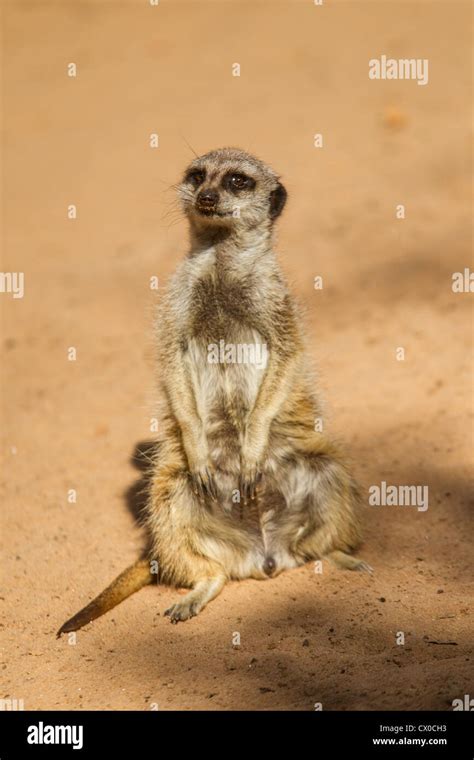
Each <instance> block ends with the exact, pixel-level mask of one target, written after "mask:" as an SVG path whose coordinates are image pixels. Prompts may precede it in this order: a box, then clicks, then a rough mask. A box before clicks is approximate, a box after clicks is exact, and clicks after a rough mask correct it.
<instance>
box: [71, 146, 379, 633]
mask: <svg viewBox="0 0 474 760" xmlns="http://www.w3.org/2000/svg"><path fill="white" fill-rule="evenodd" d="M233 177H234V179H233ZM235 177H237V178H239V177H240V179H237V180H236V179H235ZM245 178H247V179H245ZM179 197H180V200H181V204H182V207H183V209H184V212H185V214H186V216H187V218H188V220H189V224H190V233H191V247H190V251H189V253H188V255H187V257H186V258H185V259H184V261H183V262H182V263H181V265H180V266H179V268H178V270H177V272H176V273H175V275H174V277H173V278H172V280H171V283H170V285H169V288H168V290H167V293H166V295H165V297H164V299H163V302H162V304H161V308H160V311H159V316H158V319H157V333H158V335H157V337H158V345H159V359H158V373H159V384H160V386H161V390H162V397H163V406H164V410H163V440H162V442H161V444H160V447H159V451H158V453H157V456H156V460H155V463H154V466H153V470H152V473H151V480H150V492H149V497H148V504H147V511H146V523H147V527H148V530H149V534H150V536H151V552H150V557H149V559H150V560H151V559H155V560H156V561H157V563H158V568H159V581H160V582H163V583H166V584H170V585H173V586H178V587H186V588H189V589H190V591H189V593H188V594H187V595H185V596H184V597H182V598H180V599H179V600H178V601H177V602H176V604H174V605H173V606H172V607H171V608H170V609H169V610H167V613H166V614H168V615H169V616H170V618H171V621H172V622H177V621H179V620H186V619H188V618H190V617H192V616H193V615H196V614H197V613H198V612H200V611H201V610H202V609H203V607H204V606H205V605H206V604H207V603H208V602H209V601H211V599H213V598H214V597H216V596H217V594H219V592H220V591H221V589H222V588H223V586H224V585H225V583H226V582H227V581H228V580H231V579H243V578H258V579H262V580H263V579H267V578H269V577H270V576H275V575H277V574H278V573H280V572H281V571H282V570H288V569H290V568H293V567H297V566H298V565H302V564H303V563H305V562H307V561H308V560H315V559H318V558H321V557H325V556H328V557H329V558H331V559H332V560H334V561H335V562H336V563H337V564H338V565H340V566H342V567H345V568H349V569H358V570H359V569H366V570H369V569H370V568H369V567H368V565H366V564H365V563H364V562H362V561H361V560H359V559H357V558H355V557H353V556H351V554H350V552H351V551H352V550H353V549H354V548H355V547H356V546H357V545H358V544H359V541H360V533H359V522H358V516H357V507H358V490H357V486H356V484H355V482H354V480H353V478H352V475H351V473H350V471H349V469H348V467H347V465H346V463H345V460H344V457H343V455H342V454H341V452H340V451H339V449H338V448H337V446H336V445H335V444H333V443H332V442H331V441H330V440H328V439H327V438H326V436H325V435H324V434H323V433H320V432H315V429H314V428H315V419H316V418H318V417H321V409H320V407H319V404H318V399H317V398H316V397H315V394H314V391H313V383H312V378H311V375H310V373H309V372H308V370H307V366H306V358H305V351H304V347H303V340H302V335H301V328H300V324H299V319H298V314H297V310H296V307H295V303H294V301H293V298H292V296H291V295H290V293H289V291H288V288H287V285H286V283H285V281H284V279H283V276H282V274H281V272H280V269H279V267H278V264H277V261H276V258H275V254H274V252H273V230H274V222H275V219H276V218H277V217H278V216H279V214H280V213H281V211H282V209H283V206H284V204H285V200H286V191H285V190H284V188H283V186H282V185H281V183H280V181H279V179H278V177H277V175H276V174H275V173H274V172H273V171H272V170H271V169H270V168H269V167H268V166H266V165H265V164H264V163H262V162H261V161H259V160H258V159H256V158H254V157H253V156H250V155H248V154H247V153H245V152H243V151H241V150H237V149H233V148H225V149H222V150H216V151H212V152H211V153H208V154H207V155H205V156H202V157H200V158H197V159H196V160H195V161H193V163H192V164H191V166H190V167H189V168H188V170H187V171H186V173H185V177H184V179H183V181H182V183H181V185H180V186H179ZM220 340H224V341H225V343H226V344H234V345H235V344H257V343H260V344H265V345H266V346H267V350H268V361H267V365H266V367H265V366H257V364H256V363H254V364H250V363H249V364H238V363H234V364H232V363H209V361H208V346H209V345H210V344H219V341H220ZM239 497H240V500H239ZM152 579H153V576H152V575H151V574H150V565H149V564H148V560H147V559H146V558H145V559H141V560H140V561H139V562H137V563H136V564H135V565H133V566H132V567H131V568H129V569H128V570H125V571H124V573H122V574H121V575H120V576H119V578H118V579H117V580H116V581H114V583H112V584H111V586H109V588H108V589H106V590H105V591H104V592H102V594H101V595H100V596H99V597H97V599H95V600H94V601H93V602H91V604H90V605H88V607H86V608H85V609H84V610H82V611H81V612H79V613H78V614H77V615H76V616H75V617H74V618H72V619H71V620H69V621H67V623H65V624H64V625H63V627H62V628H61V631H60V633H62V632H66V631H71V630H76V629H78V628H80V627H82V626H83V625H85V624H86V623H87V622H89V621H90V620H92V619H94V618H95V617H98V616H99V615H101V614H103V613H104V612H105V611H107V610H108V609H111V607H113V606H115V604H117V603H118V602H119V601H121V600H122V599H124V598H125V597H126V596H128V595H129V594H131V593H133V592H134V591H136V590H137V588H140V587H141V586H143V585H145V584H146V583H149V582H151V580H152ZM155 580H156V576H155Z"/></svg>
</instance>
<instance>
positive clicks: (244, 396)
mask: <svg viewBox="0 0 474 760" xmlns="http://www.w3.org/2000/svg"><path fill="white" fill-rule="evenodd" d="M187 361H188V366H189V370H190V376H191V379H192V384H193V388H194V394H195V398H196V401H197V405H198V408H199V410H200V414H201V417H202V419H206V418H208V417H209V415H210V414H211V413H212V412H220V413H221V414H222V413H223V414H226V415H227V416H230V417H231V418H233V419H234V421H235V422H236V424H238V422H239V419H241V420H242V421H243V418H244V416H245V414H246V413H247V411H248V410H249V409H251V408H252V406H253V404H254V403H255V400H256V398H257V394H258V391H259V388H260V385H261V382H262V380H263V377H264V375H265V370H266V367H267V364H268V346H267V344H266V343H265V341H264V340H263V338H262V336H261V335H260V334H259V333H258V331H257V330H252V329H245V328H242V327H241V328H239V329H236V330H234V331H233V332H232V331H231V330H227V332H226V334H225V336H224V337H219V338H217V339H214V340H210V341H209V342H208V340H207V338H205V339H204V340H203V339H202V338H201V337H195V338H193V339H192V340H191V341H190V342H189V344H188V351H187Z"/></svg>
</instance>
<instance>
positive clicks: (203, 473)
mask: <svg viewBox="0 0 474 760" xmlns="http://www.w3.org/2000/svg"><path fill="white" fill-rule="evenodd" d="M189 476H190V479H191V488H192V489H193V492H194V493H195V495H196V496H199V498H201V499H204V498H205V497H206V496H210V497H211V499H212V500H213V501H216V500H217V486H216V482H215V479H214V473H213V472H212V468H211V467H210V465H208V464H204V465H200V466H197V467H194V468H193V469H192V470H190V472H189Z"/></svg>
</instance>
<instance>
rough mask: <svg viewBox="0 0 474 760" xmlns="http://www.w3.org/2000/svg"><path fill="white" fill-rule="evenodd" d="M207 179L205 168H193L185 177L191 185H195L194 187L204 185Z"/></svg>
mask: <svg viewBox="0 0 474 760" xmlns="http://www.w3.org/2000/svg"><path fill="white" fill-rule="evenodd" d="M205 179H206V170H205V169H191V171H189V172H188V173H187V174H186V177H185V181H186V182H190V183H191V185H194V187H199V185H202V183H203V182H204V180H205Z"/></svg>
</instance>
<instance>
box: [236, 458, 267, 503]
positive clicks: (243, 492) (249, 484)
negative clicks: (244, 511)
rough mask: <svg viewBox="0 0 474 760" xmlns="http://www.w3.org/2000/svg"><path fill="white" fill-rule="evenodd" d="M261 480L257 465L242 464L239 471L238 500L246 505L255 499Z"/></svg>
mask: <svg viewBox="0 0 474 760" xmlns="http://www.w3.org/2000/svg"><path fill="white" fill-rule="evenodd" d="M261 480H262V471H261V470H260V468H259V466H258V464H257V463H255V464H243V465H242V466H241V470H240V481H239V491H240V498H241V499H242V501H243V502H244V504H247V503H248V502H249V501H254V500H255V499H256V497H257V488H258V485H259V483H260V481H261Z"/></svg>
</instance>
